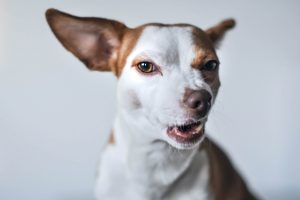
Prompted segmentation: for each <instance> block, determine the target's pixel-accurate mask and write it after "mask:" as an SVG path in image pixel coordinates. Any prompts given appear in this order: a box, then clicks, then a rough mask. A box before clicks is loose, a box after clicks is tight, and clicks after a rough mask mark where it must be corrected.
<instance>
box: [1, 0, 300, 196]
mask: <svg viewBox="0 0 300 200" xmlns="http://www.w3.org/2000/svg"><path fill="white" fill-rule="evenodd" d="M49 7H55V8H59V9H62V10H64V11H67V12H70V13H73V14H76V15H81V16H101V17H107V18H113V19H117V20H121V21H123V22H126V23H127V25H128V26H137V25H139V24H142V23H145V22H153V21H159V22H165V23H176V22H187V23H192V24H195V25H198V26H200V27H203V28H207V27H209V26H210V25H213V24H215V23H217V22H218V21H220V20H221V19H223V18H226V17H234V18H235V19H236V20H237V23H238V24H237V27H236V29H235V30H233V31H231V32H229V33H228V35H227V36H226V38H225V41H224V42H223V43H222V46H221V48H220V50H219V51H218V53H219V56H220V60H221V63H222V64H221V72H220V73H221V75H220V76H221V81H222V87H221V90H220V94H219V96H218V100H217V104H216V105H215V107H214V110H213V112H212V115H211V116H210V119H209V125H208V129H209V130H210V135H211V136H212V137H213V138H215V139H216V141H217V142H219V143H220V144H221V145H222V146H223V147H224V148H225V149H226V151H227V152H228V153H229V155H230V156H231V158H232V160H233V161H234V163H235V164H236V166H238V168H239V169H240V171H241V173H242V174H243V175H244V176H245V177H246V179H247V180H248V182H249V184H250V185H251V187H252V188H253V189H254V190H255V191H256V192H257V193H258V194H259V195H260V196H261V197H263V198H264V199H272V200H275V199H284V200H288V199H290V200H291V199H300V173H299V169H300V161H299V151H300V147H299V146H300V135H299V130H300V120H299V117H300V116H299V112H300V103H299V100H300V99H299V98H300V90H299V86H300V78H299V76H300V66H299V56H300V54H299V53H300V37H299V36H300V26H299V25H300V11H299V10H300V9H299V8H300V3H299V1H296V0H295V1H293V0H289V1H287V0H285V1H283V0H282V1H274V0H270V1H261V0H253V1H240V0H236V1H228V0H227V1H200V0H185V1H174V0H165V1H162V0H160V1H158V0H151V1H138V0H135V1H124V0H123V1H121V0H119V1H117V0H107V1H74V0H72V1H71V0H70V1H58V0H55V1H47V2H46V1H34V0H27V1H16V0H14V1H13V0H10V1H8V0H7V1H3V0H2V1H0V42H1V43H0V199H1V200H18V199H23V200H88V199H92V196H93V186H94V178H95V171H96V164H97V160H98V157H99V155H100V152H101V149H102V147H103V144H104V141H105V140H106V138H107V133H108V132H109V130H110V128H111V124H112V121H113V117H114V113H115V111H116V110H115V103H116V101H115V89H116V78H114V77H113V75H111V74H110V73H97V72H93V73H91V72H89V71H88V70H86V68H85V67H84V66H83V65H82V64H81V63H80V62H79V61H78V60H77V59H75V58H74V57H73V56H72V55H71V54H69V53H68V52H67V51H65V50H64V49H63V48H62V46H61V45H60V44H59V43H58V41H57V40H56V39H55V38H54V36H53V34H52V33H51V32H50V30H49V28H48V25H47V24H46V21H45V18H44V12H45V10H46V9H47V8H49ZM116 192H117V191H116Z"/></svg>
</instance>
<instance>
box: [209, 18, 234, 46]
mask: <svg viewBox="0 0 300 200" xmlns="http://www.w3.org/2000/svg"><path fill="white" fill-rule="evenodd" d="M234 26H235V21H234V19H226V20H223V21H221V22H220V23H219V24H217V25H215V26H213V27H211V28H209V29H207V30H206V31H205V32H206V34H207V35H208V36H209V38H210V39H211V41H212V42H213V43H214V45H215V46H218V44H219V43H220V41H221V40H222V38H223V36H224V35H225V32H226V31H228V30H229V29H232V28H233V27H234Z"/></svg>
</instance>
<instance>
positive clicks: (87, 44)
mask: <svg viewBox="0 0 300 200" xmlns="http://www.w3.org/2000/svg"><path fill="white" fill-rule="evenodd" d="M72 40H73V43H74V44H76V45H74V48H76V50H75V51H77V52H78V54H79V55H81V57H82V58H90V57H91V56H93V55H94V54H95V52H96V51H97V45H99V44H98V41H97V40H98V37H97V35H96V34H94V33H87V32H78V33H74V35H73V38H72Z"/></svg>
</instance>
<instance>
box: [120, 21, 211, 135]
mask: <svg viewBox="0 0 300 200" xmlns="http://www.w3.org/2000/svg"><path fill="white" fill-rule="evenodd" d="M192 31H193V29H192V27H189V26H186V27H176V26H167V27H159V26H147V27H146V28H145V29H144V30H143V32H142V34H141V36H140V38H139V39H138V41H137V44H136V46H135V47H134V49H133V50H132V52H131V53H130V55H129V56H128V58H127V61H126V65H125V67H124V69H123V72H122V75H121V76H120V79H119V85H118V97H119V104H121V105H120V107H119V109H123V110H124V109H125V110H126V111H127V112H128V113H132V115H134V117H135V118H136V119H137V120H140V121H143V119H145V120H144V121H148V122H149V124H155V126H156V127H160V129H161V128H162V129H165V128H166V127H167V126H170V125H174V124H184V123H185V122H186V121H187V120H188V116H187V114H186V111H185V110H184V108H183V107H182V104H181V102H182V99H183V95H184V91H185V88H190V89H201V88H204V89H207V90H208V91H209V92H211V90H210V87H209V85H208V84H206V83H205V82H204V81H203V78H202V76H201V73H200V71H199V70H197V69H194V68H192V67H191V63H192V61H193V59H194V58H195V56H196V55H195V44H194V43H193V42H194V41H193V33H192ZM139 57H143V58H145V60H146V61H149V60H151V61H153V62H154V63H155V64H156V65H158V66H159V67H160V70H161V72H162V75H161V74H155V75H143V74H141V73H139V72H138V71H137V70H136V68H135V67H132V62H133V61H134V60H135V59H136V58H139ZM137 105H138V106H137ZM132 117H133V116H132ZM144 121H143V122H141V123H145V122H144Z"/></svg>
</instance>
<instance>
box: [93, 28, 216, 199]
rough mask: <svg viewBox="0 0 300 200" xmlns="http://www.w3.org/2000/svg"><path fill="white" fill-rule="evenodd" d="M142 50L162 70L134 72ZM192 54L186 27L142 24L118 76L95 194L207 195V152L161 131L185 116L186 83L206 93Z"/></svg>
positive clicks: (109, 196)
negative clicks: (109, 139) (109, 140)
mask: <svg viewBox="0 0 300 200" xmlns="http://www.w3.org/2000/svg"><path fill="white" fill-rule="evenodd" d="M141 56H142V57H145V58H148V59H151V60H153V61H154V62H155V63H156V64H157V65H159V66H160V69H161V72H162V75H160V74H156V75H153V76H144V75H141V74H140V73H139V72H137V70H136V68H135V67H132V61H133V60H134V59H135V58H136V57H141ZM194 57H195V52H194V46H193V40H192V29H191V28H190V27H161V28H159V27H156V26H149V27H147V28H145V30H144V31H143V33H142V35H141V37H140V38H139V40H138V42H137V44H136V46H135V48H134V49H133V51H132V52H131V54H130V55H129V56H128V58H127V62H126V65H125V67H124V69H123V72H122V75H121V76H120V79H119V83H118V113H117V117H116V121H115V125H114V133H115V138H116V144H115V145H114V146H109V147H108V148H107V149H106V150H105V152H104V153H103V155H102V158H101V165H100V167H99V174H100V175H99V178H98V180H97V188H96V194H97V199H99V200H100V199H101V200H103V199H105V200H106V199H108V200H120V199H124V200H129V199H130V200H161V199H164V200H165V199H170V200H184V199H188V200H201V199H211V198H212V194H211V193H210V191H209V186H208V185H209V175H208V174H209V171H208V170H209V163H208V158H207V155H206V152H204V151H199V150H198V146H199V144H200V142H201V141H199V142H197V143H196V144H191V145H188V146H183V145H182V144H180V143H178V142H176V141H175V140H173V139H171V138H169V137H168V136H167V134H166V129H167V127H168V126H170V125H174V124H183V123H185V122H186V121H187V119H188V116H187V115H186V113H185V110H184V109H183V108H182V106H181V105H180V101H181V100H182V98H183V94H184V90H185V88H191V89H200V88H203V89H206V90H208V91H209V92H210V93H211V89H210V87H209V85H207V84H206V83H205V82H204V81H203V80H202V77H201V74H200V73H199V71H197V70H196V69H193V68H191V63H192V60H193V59H194ZM211 94H212V93H211ZM136 101H138V102H139V105H138V106H137V105H136ZM202 120H205V119H202Z"/></svg>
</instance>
